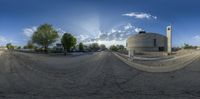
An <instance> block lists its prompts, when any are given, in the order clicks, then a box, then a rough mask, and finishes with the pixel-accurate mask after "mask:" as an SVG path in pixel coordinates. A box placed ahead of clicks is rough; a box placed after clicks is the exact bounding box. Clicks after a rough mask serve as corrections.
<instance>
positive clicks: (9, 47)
mask: <svg viewBox="0 0 200 99" xmlns="http://www.w3.org/2000/svg"><path fill="white" fill-rule="evenodd" d="M6 47H7V49H8V50H14V46H13V45H12V44H11V43H8V44H6Z"/></svg>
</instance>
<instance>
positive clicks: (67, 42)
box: [61, 33, 76, 52]
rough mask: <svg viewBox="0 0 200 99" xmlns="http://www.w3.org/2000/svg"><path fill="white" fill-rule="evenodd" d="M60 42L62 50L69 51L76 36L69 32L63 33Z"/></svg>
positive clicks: (73, 44)
mask: <svg viewBox="0 0 200 99" xmlns="http://www.w3.org/2000/svg"><path fill="white" fill-rule="evenodd" d="M61 43H62V45H63V47H64V50H65V51H67V52H70V51H71V48H72V47H74V46H75V45H76V38H75V37H74V36H73V35H71V34H70V33H65V34H64V35H63V36H62V38H61Z"/></svg>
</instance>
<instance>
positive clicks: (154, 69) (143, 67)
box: [113, 53, 200, 72]
mask: <svg viewBox="0 0 200 99" xmlns="http://www.w3.org/2000/svg"><path fill="white" fill-rule="evenodd" d="M113 54H114V55H115V56H117V57H118V58H119V59H120V60H122V61H123V62H124V63H126V64H128V65H129V66H131V67H133V68H136V69H138V70H141V71H146V72H171V71H175V70H179V69H182V68H184V67H186V66H188V65H189V64H191V63H192V62H193V61H195V60H196V59H198V58H199V57H200V55H197V56H195V57H193V58H192V59H190V60H188V61H185V62H183V63H179V64H176V65H171V66H165V67H155V66H147V65H142V64H138V63H134V62H131V61H129V60H127V59H125V58H123V57H121V56H120V55H118V54H116V53H113Z"/></svg>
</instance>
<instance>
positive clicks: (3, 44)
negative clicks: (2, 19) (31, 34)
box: [0, 35, 13, 46]
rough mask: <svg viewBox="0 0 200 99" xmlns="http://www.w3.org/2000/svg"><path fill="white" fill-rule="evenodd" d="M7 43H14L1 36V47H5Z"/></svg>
mask: <svg viewBox="0 0 200 99" xmlns="http://www.w3.org/2000/svg"><path fill="white" fill-rule="evenodd" d="M7 43H13V41H12V40H10V39H8V38H6V37H4V36H1V35H0V46H5V45H6V44H7Z"/></svg>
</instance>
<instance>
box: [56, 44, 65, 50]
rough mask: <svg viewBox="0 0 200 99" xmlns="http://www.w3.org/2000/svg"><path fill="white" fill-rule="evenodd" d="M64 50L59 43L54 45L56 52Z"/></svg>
mask: <svg viewBox="0 0 200 99" xmlns="http://www.w3.org/2000/svg"><path fill="white" fill-rule="evenodd" d="M63 50H64V48H63V45H62V44H60V43H57V44H56V52H62V51H63Z"/></svg>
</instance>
